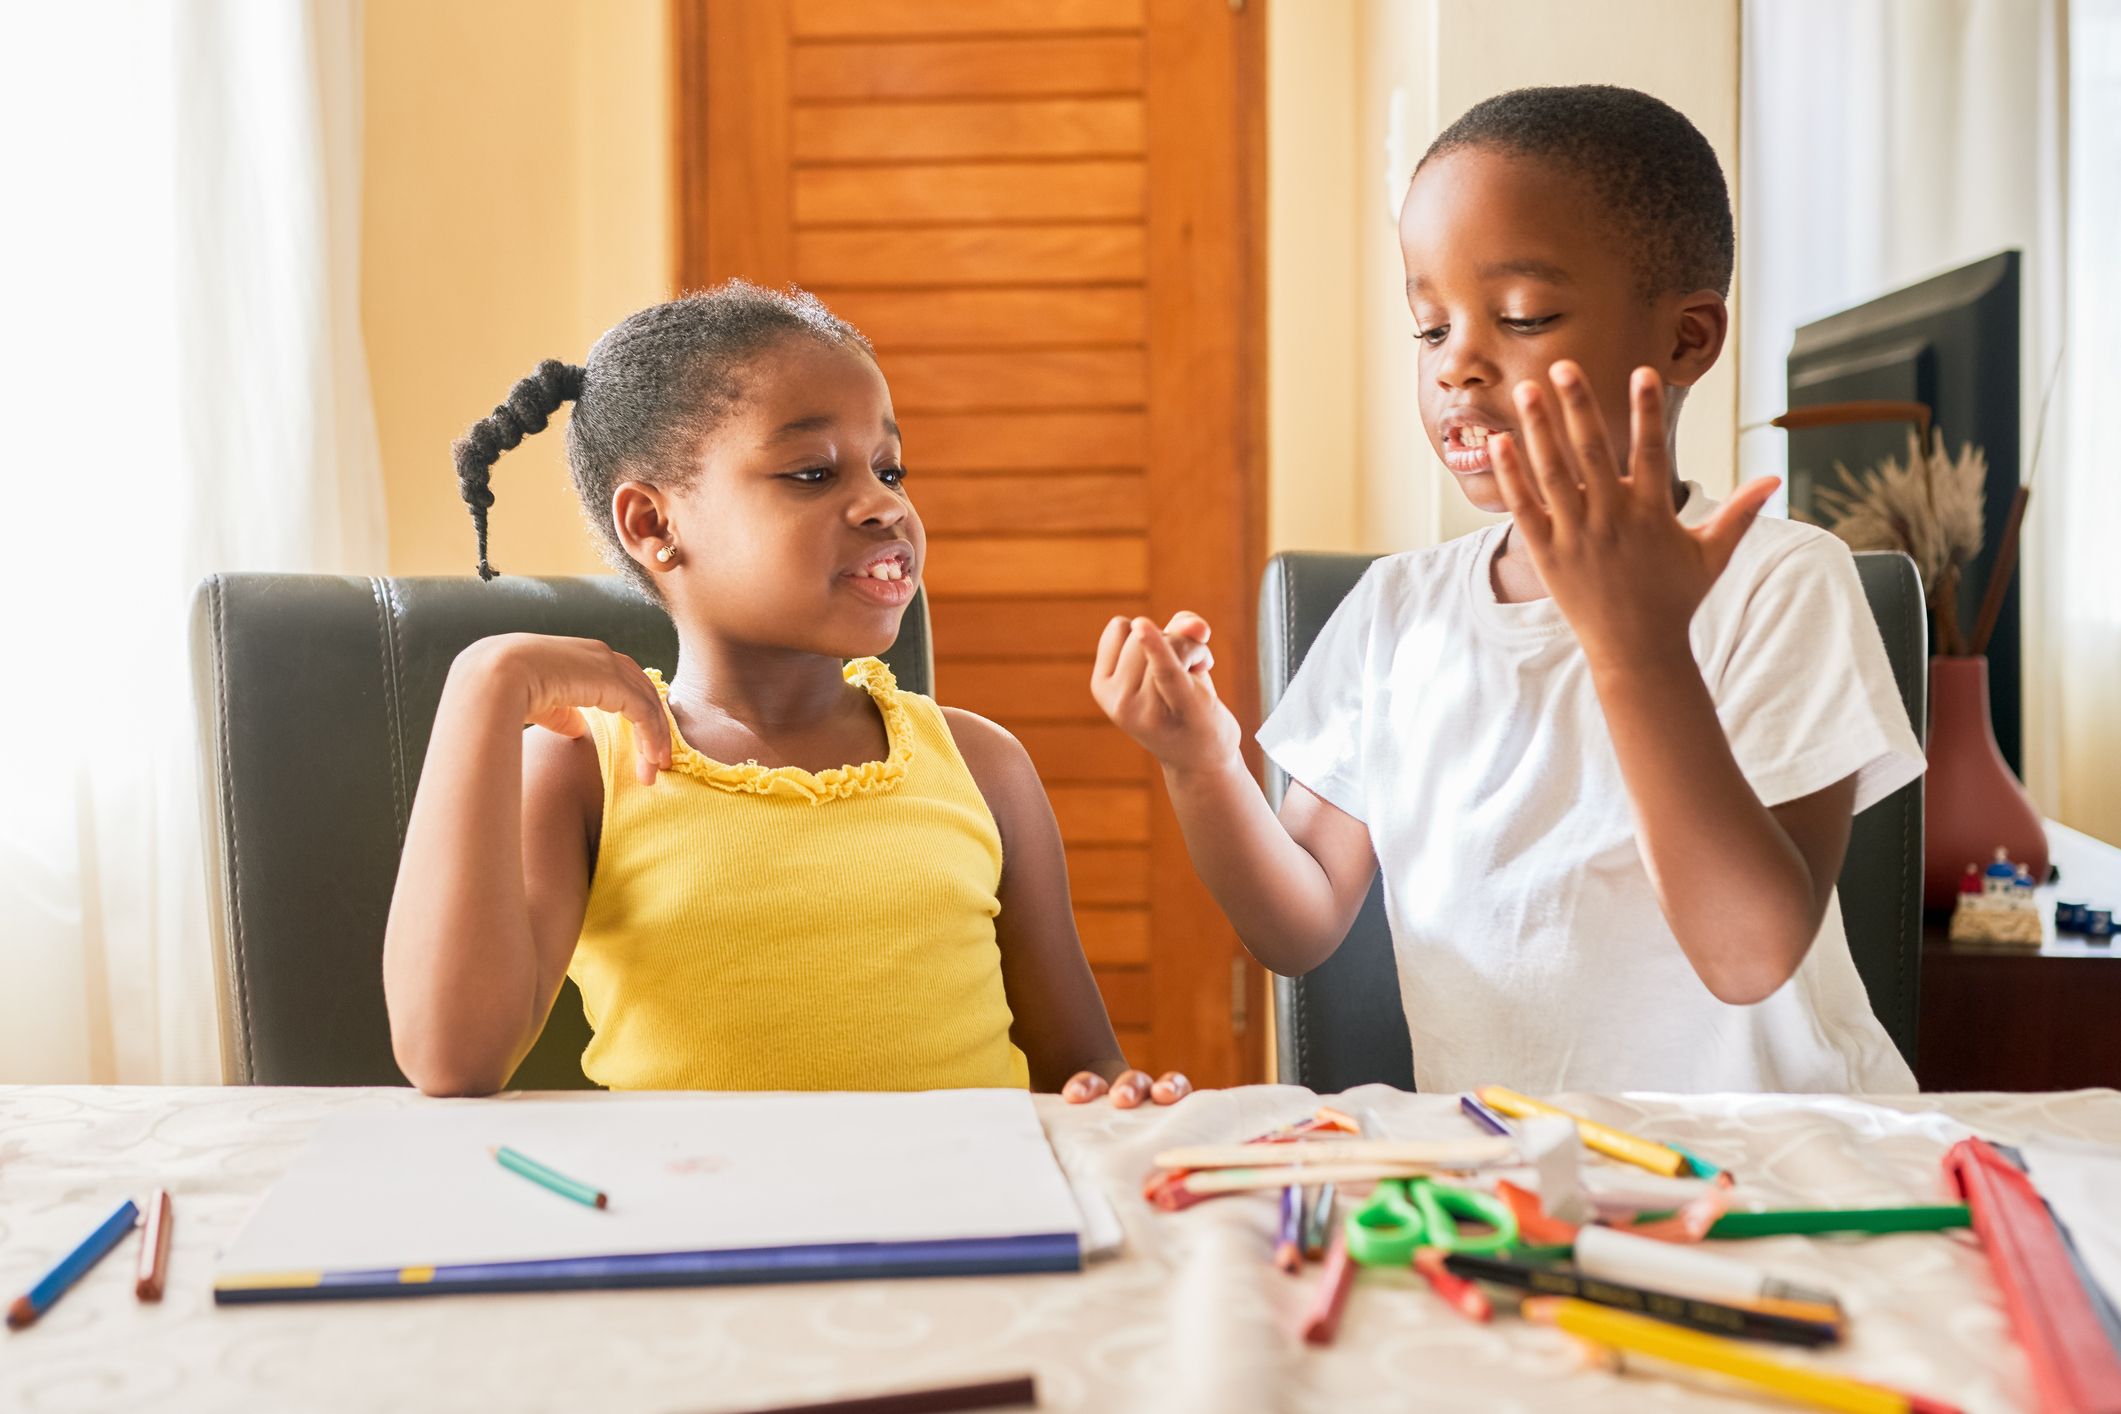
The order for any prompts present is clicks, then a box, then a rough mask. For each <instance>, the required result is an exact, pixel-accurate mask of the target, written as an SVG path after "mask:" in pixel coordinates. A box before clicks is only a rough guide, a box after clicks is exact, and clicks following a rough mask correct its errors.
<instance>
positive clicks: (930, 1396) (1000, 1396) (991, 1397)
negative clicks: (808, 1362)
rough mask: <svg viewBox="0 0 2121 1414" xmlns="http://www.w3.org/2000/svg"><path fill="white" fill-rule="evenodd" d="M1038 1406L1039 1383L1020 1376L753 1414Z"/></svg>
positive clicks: (918, 1413) (883, 1413)
mask: <svg viewBox="0 0 2121 1414" xmlns="http://www.w3.org/2000/svg"><path fill="white" fill-rule="evenodd" d="M1037 1404H1038V1382H1037V1381H1036V1380H1034V1379H1033V1378H1032V1377H1031V1376H1029V1375H1018V1376H1016V1377H1015V1378H1014V1379H1007V1380H987V1381H984V1382H982V1383H980V1384H975V1385H949V1386H947V1387H944V1388H941V1389H915V1390H903V1391H901V1392H899V1393H896V1394H870V1395H858V1396H855V1397H852V1398H848V1399H825V1400H820V1401H818V1402H817V1403H815V1404H778V1405H775V1406H774V1407H773V1408H771V1409H760V1410H755V1411H753V1414H955V1411H958V1410H967V1409H1030V1408H1033V1407H1035V1406H1036V1405H1037Z"/></svg>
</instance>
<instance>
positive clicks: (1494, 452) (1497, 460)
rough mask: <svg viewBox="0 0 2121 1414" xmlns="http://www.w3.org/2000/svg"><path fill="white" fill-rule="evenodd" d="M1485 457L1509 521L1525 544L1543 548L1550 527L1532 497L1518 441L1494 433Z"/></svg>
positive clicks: (1501, 433)
mask: <svg viewBox="0 0 2121 1414" xmlns="http://www.w3.org/2000/svg"><path fill="white" fill-rule="evenodd" d="M1488 458H1489V460H1490V462H1491V463H1492V464H1493V465H1494V467H1495V485H1496V486H1497V488H1499V489H1500V490H1501V492H1502V504H1503V506H1504V508H1505V509H1507V510H1508V511H1509V513H1510V517H1511V519H1512V520H1514V521H1516V522H1517V528H1518V530H1520V531H1522V532H1523V533H1524V538H1525V541H1526V543H1528V544H1530V545H1532V546H1535V547H1537V548H1541V549H1543V548H1545V546H1546V543H1547V541H1548V539H1549V531H1550V530H1551V529H1552V526H1551V524H1550V523H1549V521H1548V520H1547V513H1546V510H1545V508H1544V507H1542V506H1541V505H1540V504H1539V501H1538V498H1537V497H1535V496H1534V495H1533V494H1532V487H1531V482H1530V480H1529V478H1528V476H1527V473H1526V471H1525V465H1524V453H1523V452H1522V451H1521V450H1519V448H1518V445H1517V438H1516V437H1515V436H1513V435H1512V434H1510V433H1508V432H1497V433H1495V434H1494V435H1492V436H1491V437H1489V438H1488Z"/></svg>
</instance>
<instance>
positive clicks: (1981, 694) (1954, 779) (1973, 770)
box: [1922, 658, 2047, 910]
mask: <svg viewBox="0 0 2121 1414" xmlns="http://www.w3.org/2000/svg"><path fill="white" fill-rule="evenodd" d="M1928 754H1929V774H1928V777H1927V778H1926V779H1925V780H1924V782H1923V804H1922V833H1923V843H1922V904H1923V907H1925V908H1929V909H1934V910H1944V909H1949V908H1950V907H1951V906H1952V902H1953V900H1954V898H1955V897H1956V896H1957V895H1958V892H1959V878H1960V876H1961V875H1962V874H1964V873H1965V872H1966V866H1967V865H1969V864H1979V865H1983V866H1985V865H1987V863H1988V862H1989V861H1990V860H1991V859H1993V858H1995V855H1996V851H1997V850H1998V849H1999V848H2000V849H2002V850H2004V851H2005V852H2006V853H2007V854H2008V856H2009V857H2010V859H2011V860H2012V861H2013V862H2015V863H2018V864H2023V865H2024V866H2026V868H2028V869H2030V870H2031V871H2032V874H2033V878H2034V880H2035V881H2036V882H2039V883H2045V882H2047V832H2046V830H2045V829H2044V828H2043V827H2042V825H2041V823H2040V812H2039V811H2038V810H2036V809H2034V808H2033V802H2032V799H2031V798H2030V797H2029V796H2027V795H2026V793H2025V787H2024V786H2022V785H2020V784H2018V778H2017V777H2016V776H2014V775H2012V774H2011V768H2010V767H2009V766H2008V765H2006V764H2005V763H2004V760H2003V753H2002V752H2001V751H1999V750H1998V749H1997V748H1996V732H1995V728H1994V727H1993V726H1992V725H1991V724H1990V722H1989V715H1988V659H1986V658H1932V659H1930V739H1929V753H1928Z"/></svg>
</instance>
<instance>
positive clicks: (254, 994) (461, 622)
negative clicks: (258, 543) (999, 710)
mask: <svg viewBox="0 0 2121 1414" xmlns="http://www.w3.org/2000/svg"><path fill="white" fill-rule="evenodd" d="M516 632H528V633H552V634H568V635H574V636H578V637H584V638H599V639H602V640H604V641H605V642H606V643H609V644H610V645H611V646H612V647H614V648H616V649H618V650H619V651H621V652H623V653H626V654H628V655H630V656H631V657H633V658H634V659H635V660H636V661H638V662H640V663H641V664H643V665H644V666H648V667H658V668H661V669H663V670H664V672H665V673H666V674H667V673H669V672H670V670H671V669H672V668H674V667H675V666H676V661H677V633H676V630H675V629H674V628H672V626H671V623H670V620H669V619H668V618H667V617H665V616H664V614H663V611H662V610H661V609H660V608H658V607H656V606H655V605H652V604H649V603H648V602H646V601H645V600H643V599H641V598H640V597H638V596H637V595H636V594H634V592H633V591H632V590H630V589H629V588H627V587H626V586H625V585H624V584H623V583H622V582H620V581H619V580H618V579H616V578H588V579H525V578H517V577H514V576H509V577H504V578H501V579H498V580H495V581H493V582H492V583H490V584H486V583H481V582H480V581H478V580H476V579H472V578H468V577H467V578H462V579H457V578H448V579H361V578H355V577H340V576H329V575H268V574H231V575H215V576H214V577H213V578H211V579H208V580H206V581H205V582H204V583H203V584H201V585H200V586H199V588H198V591H197V593H196V594H194V596H193V599H192V627H191V640H192V674H193V688H194V692H195V695H196V697H197V700H198V709H199V710H198V717H199V729H200V735H201V737H202V747H203V751H202V759H203V760H204V762H205V773H206V782H205V796H206V822H205V823H206V840H207V857H208V866H209V867H208V873H209V875H210V878H209V883H208V889H209V897H210V901H211V907H212V919H213V929H214V936H215V975H216V980H217V984H218V988H219V994H220V995H219V999H220V1017H221V1054H222V1077H223V1079H224V1080H226V1081H228V1082H229V1083H232V1084H253V1085H402V1084H404V1083H405V1077H404V1076H403V1075H402V1074H400V1073H399V1071H398V1067H397V1064H396V1062H395V1061H394V1060H392V1058H391V1053H390V1023H389V1018H388V1016H387V1014H386V1012H385V1010H384V1006H383V924H384V920H385V918H386V917H387V915H388V913H389V910H390V891H391V886H392V884H393V883H394V881H395V880H396V878H397V871H398V854H399V851H400V849H401V848H402V847H403V845H404V842H405V822H406V817H407V814H408V812H409V811H410V810H411V808H412V798H413V791H414V789H415V788H416V787H417V786H418V785H419V780H420V765H421V762H422V761H424V760H425V759H426V755H427V741H428V735H429V733H430V731H431V730H432V728H433V725H434V715H435V707H436V704H437V703H438V702H439V701H440V700H441V695H442V682H443V679H444V678H445V677H446V676H447V674H448V672H449V665H450V663H451V661H452V660H454V659H455V658H456V656H457V654H458V653H459V652H460V651H461V650H462V649H463V648H464V647H465V646H466V645H468V644H470V643H472V642H473V641H474V640H476V639H480V638H485V637H488V636H490V635H492V634H497V633H516ZM885 656H886V658H887V659H888V661H889V662H890V664H891V669H892V672H893V673H894V674H895V675H896V676H897V678H898V680H899V684H900V685H901V686H902V687H905V688H907V689H909V690H911V691H915V692H923V693H925V692H928V691H929V690H930V684H931V683H932V682H933V679H934V668H933V662H932V658H931V655H930V650H929V641H928V610H927V603H926V600H925V598H916V599H915V600H914V602H913V604H912V606H911V608H910V609H909V610H908V611H907V614H906V619H905V625H904V629H903V631H902V632H901V633H900V635H899V640H898V642H897V643H896V644H894V645H893V646H892V648H891V650H890V652H889V653H887V654H886V655H885ZM588 1040H589V1027H588V1023H587V1022H586V1021H585V1020H584V1019H583V1016H582V1001H581V995H580V993H578V992H577V991H576V990H575V987H574V984H573V983H572V982H569V983H568V984H567V985H566V987H565V989H564V990H563V991H562V992H561V994H560V998H559V1000H558V1002H556V1003H555V1004H554V1006H553V1011H552V1017H551V1019H550V1020H549V1021H547V1022H546V1024H545V1031H544V1034H543V1035H542V1036H540V1037H539V1038H538V1043H537V1045H536V1046H535V1047H534V1048H533V1049H532V1050H531V1052H530V1054H529V1055H528V1056H527V1057H526V1058H525V1059H524V1061H523V1064H522V1066H521V1067H520V1068H519V1069H518V1070H517V1072H516V1075H515V1079H514V1082H513V1083H514V1084H515V1085H517V1086H520V1087H523V1088H534V1089H562V1088H568V1087H585V1086H587V1085H588V1083H589V1082H588V1081H587V1080H586V1079H585V1078H584V1077H583V1075H582V1065H581V1055H582V1047H583V1046H584V1045H585V1044H587V1042H588Z"/></svg>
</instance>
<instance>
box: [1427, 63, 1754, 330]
mask: <svg viewBox="0 0 2121 1414" xmlns="http://www.w3.org/2000/svg"><path fill="white" fill-rule="evenodd" d="M1468 147H1478V148H1488V149H1491V150H1494V151H1497V152H1502V153H1506V154H1508V155H1511V156H1520V157H1539V158H1544V159H1546V160H1547V161H1550V162H1555V163H1559V164H1560V165H1562V166H1564V167H1567V168H1569V169H1571V170H1573V171H1575V172H1577V173H1579V174H1581V175H1582V176H1584V177H1585V178H1587V179H1588V180H1589V181H1590V183H1591V185H1592V187H1593V189H1594V190H1595V191H1597V193H1598V195H1599V197H1600V198H1601V199H1602V200H1603V201H1605V202H1606V204H1607V205H1608V206H1610V207H1611V208H1612V214H1613V219H1614V220H1615V222H1616V223H1617V224H1618V225H1619V227H1620V229H1621V231H1622V232H1623V234H1624V235H1625V237H1626V239H1627V240H1628V242H1629V243H1630V244H1631V245H1632V246H1633V247H1634V250H1635V260H1636V266H1637V272H1638V274H1639V275H1640V277H1641V285H1642V292H1643V295H1644V297H1645V298H1650V297H1654V296H1656V295H1660V294H1669V293H1671V292H1673V291H1685V290H1703V289H1712V290H1715V291H1717V292H1718V293H1720V294H1723V295H1728V294H1730V292H1731V266H1732V263H1733V260H1734V254H1735V247H1736V240H1735V237H1734V236H1733V233H1732V229H1731V196H1730V190H1729V188H1728V187H1727V186H1725V184H1724V180H1723V168H1722V167H1721V166H1720V165H1719V164H1718V163H1717V161H1716V152H1715V149H1713V148H1711V147H1710V146H1709V140H1708V139H1707V138H1705V137H1703V136H1702V135H1701V130H1700V129H1698V128H1696V127H1695V126H1694V125H1693V124H1692V123H1690V122H1688V121H1687V119H1686V115H1685V114H1683V113H1681V112H1680V111H1679V110H1678V109H1676V108H1674V107H1672V106H1671V105H1670V104H1669V103H1665V102H1663V101H1662V100H1660V99H1656V98H1652V97H1651V96H1650V95H1649V94H1647V93H1642V92H1638V91H1637V90H1635V89H1632V88H1616V87H1614V86H1612V85H1610V84H1582V85H1578V86H1575V87H1568V88H1519V89H1513V90H1511V91H1510V92H1508V93H1501V94H1497V95H1496V96H1495V97H1493V98H1490V99H1487V100H1486V101H1484V102H1481V103H1476V104H1474V105H1473V106H1472V107H1471V108H1469V109H1467V110H1466V112H1465V114H1464V116H1462V117H1460V118H1459V120H1458V121H1457V122H1455V123H1453V124H1451V126H1450V127H1448V128H1445V129H1444V130H1443V133H1442V135H1441V136H1439V137H1438V138H1437V139H1436V141H1435V142H1433V143H1431V144H1429V150H1428V152H1427V154H1426V155H1424V156H1423V157H1422V159H1421V160H1422V163H1423V164H1424V165H1426V164H1427V163H1428V162H1429V161H1430V160H1431V159H1432V158H1436V157H1441V156H1443V155H1444V154H1446V153H1449V152H1455V151H1457V150H1458V149H1460V148H1468ZM1415 170H1416V171H1417V172H1418V171H1420V170H1421V169H1420V168H1419V167H1417V168H1416V169H1415Z"/></svg>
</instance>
